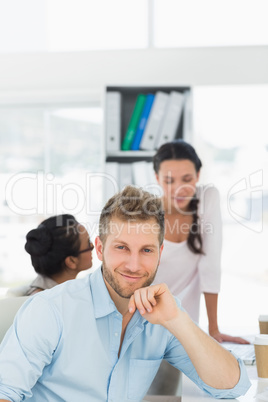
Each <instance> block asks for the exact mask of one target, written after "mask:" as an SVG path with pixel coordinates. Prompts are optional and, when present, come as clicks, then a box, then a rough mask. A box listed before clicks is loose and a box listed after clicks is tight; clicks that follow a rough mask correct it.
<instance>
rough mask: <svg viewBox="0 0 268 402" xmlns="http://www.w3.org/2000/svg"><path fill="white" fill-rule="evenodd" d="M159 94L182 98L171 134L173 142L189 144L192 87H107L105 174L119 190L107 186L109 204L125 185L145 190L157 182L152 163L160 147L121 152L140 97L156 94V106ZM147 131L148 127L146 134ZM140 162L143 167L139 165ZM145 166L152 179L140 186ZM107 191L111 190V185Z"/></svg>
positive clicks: (106, 195) (106, 191)
mask: <svg viewBox="0 0 268 402" xmlns="http://www.w3.org/2000/svg"><path fill="white" fill-rule="evenodd" d="M159 91H160V92H162V93H165V94H167V95H168V96H166V97H167V98H170V96H169V95H170V94H171V93H172V92H174V91H175V92H176V93H180V94H183V107H182V112H181V114H180V118H179V121H178V123H177V124H176V129H175V131H174V132H173V134H172V139H173V138H184V139H186V140H187V141H189V140H190V138H191V132H192V92H191V88H190V87H189V86H159V85H158V86H107V87H106V88H105V94H104V95H105V104H104V111H105V112H104V123H105V124H104V141H105V147H104V148H105V166H106V169H105V171H106V173H107V174H109V175H111V176H112V177H114V179H115V181H116V182H117V183H118V188H116V189H114V190H113V189H112V190H111V189H107V188H106V186H105V185H104V199H105V200H104V201H106V200H107V199H108V198H109V196H111V195H112V193H114V192H115V191H117V190H120V189H121V188H122V187H123V186H124V185H126V184H137V185H139V186H142V187H144V186H145V183H146V180H147V181H148V180H151V181H152V180H154V174H153V172H152V163H151V162H152V158H153V155H154V154H155V151H156V148H157V147H156V146H152V147H150V149H138V150H122V144H123V141H124V138H125V135H126V132H127V130H128V129H129V124H130V121H131V119H132V116H133V110H134V108H135V105H136V102H137V98H138V96H139V95H140V94H143V95H145V96H147V95H148V94H153V95H155V97H154V102H155V100H156V94H157V93H158V92H159ZM166 104H167V103H166ZM153 107H154V104H153V105H152V107H151V111H150V113H151V112H152V110H153ZM164 110H165V112H166V110H167V106H166V107H165V109H164ZM165 112H164V115H165ZM150 113H149V117H150ZM148 121H149V118H148V119H147V122H148ZM161 123H162V120H161ZM145 131H146V126H145V129H144V133H145ZM142 139H143V137H142ZM141 144H142V141H141ZM155 145H156V144H155ZM137 162H141V163H140V164H137ZM142 162H143V164H142ZM144 163H147V164H148V170H150V174H149V178H148V177H147V179H146V178H144V177H143V178H142V180H138V183H137V182H136V181H137V177H139V176H140V175H142V171H143V170H147V169H146V166H147V165H145V164H144ZM130 167H131V168H130ZM120 169H121V170H123V173H122V172H121V174H120ZM131 169H132V170H133V169H134V170H135V169H138V170H137V171H136V172H135V173H134V172H133V171H132V172H131ZM142 169H143V170H142ZM145 173H146V172H144V175H145ZM144 175H142V176H144ZM115 176H116V177H115ZM120 176H121V177H122V176H124V179H123V183H120ZM106 184H107V180H106ZM108 187H111V186H110V185H108ZM112 187H113V186H112Z"/></svg>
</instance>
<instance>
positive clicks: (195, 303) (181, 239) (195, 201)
mask: <svg viewBox="0 0 268 402" xmlns="http://www.w3.org/2000/svg"><path fill="white" fill-rule="evenodd" d="M153 165H154V171H155V174H156V179H157V181H158V183H159V185H160V186H161V188H162V190H163V196H162V202H163V205H164V209H165V225H166V228H165V229H166V232H165V240H164V249H163V253H162V256H161V261H160V265H159V268H158V272H157V274H156V278H155V283H161V282H165V283H167V285H168V287H169V289H170V290H171V291H172V293H173V294H174V295H175V296H178V297H179V298H180V299H181V302H182V306H183V307H184V308H185V309H186V311H187V312H188V313H189V315H190V316H191V317H192V319H193V320H195V321H196V322H198V320H199V304H200V296H201V293H203V294H204V297H205V303H206V309H207V316H208V328H209V334H210V335H211V336H213V337H214V338H215V339H216V340H217V341H219V342H223V341H228V342H237V343H248V342H247V341H245V340H244V339H242V338H240V337H232V336H229V335H225V334H222V333H220V331H219V327H218V321H217V304H218V293H219V291H220V277H221V273H220V270H221V248H222V222H221V214H220V199H219V192H218V190H217V189H216V188H215V187H214V186H212V185H207V186H197V182H198V179H199V175H200V169H201V167H202V163H201V160H200V159H199V157H198V155H197V153H196V151H195V149H194V148H193V147H192V146H191V145H190V144H188V143H187V142H185V141H183V140H175V141H172V142H168V143H166V144H163V145H162V146H161V147H160V148H159V149H158V151H157V152H156V154H155V155H154V158H153Z"/></svg>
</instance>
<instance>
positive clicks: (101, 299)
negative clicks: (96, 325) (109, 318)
mask: <svg viewBox="0 0 268 402" xmlns="http://www.w3.org/2000/svg"><path fill="white" fill-rule="evenodd" d="M90 287H91V294H92V299H93V305H94V312H95V318H100V317H105V316H106V315H109V314H111V313H113V312H114V311H116V312H118V311H117V308H116V307H115V304H114V302H113V301H112V299H111V296H110V294H109V292H108V289H107V287H106V285H105V282H104V279H103V276H102V271H101V267H99V268H98V269H96V271H94V272H93V273H92V274H91V275H90Z"/></svg>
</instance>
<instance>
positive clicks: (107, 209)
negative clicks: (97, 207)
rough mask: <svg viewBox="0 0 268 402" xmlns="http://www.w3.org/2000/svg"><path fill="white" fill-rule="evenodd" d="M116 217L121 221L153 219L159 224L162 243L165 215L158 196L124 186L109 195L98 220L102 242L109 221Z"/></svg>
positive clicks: (107, 229) (107, 232) (161, 241)
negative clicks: (117, 191)
mask: <svg viewBox="0 0 268 402" xmlns="http://www.w3.org/2000/svg"><path fill="white" fill-rule="evenodd" d="M112 218H118V219H120V220H122V221H148V220H150V219H155V221H156V223H157V225H158V226H159V244H160V245H162V243H163V240H164V234H165V217H164V211H163V207H162V202H161V199H160V198H159V197H157V196H156V195H154V194H151V193H149V192H148V191H145V190H143V189H142V188H138V187H134V186H126V187H125V188H124V189H123V190H122V191H120V192H119V193H117V194H115V195H114V196H113V197H111V198H110V199H109V200H108V201H107V203H106V204H105V206H104V208H103V210H102V212H101V216H100V221H99V236H100V239H101V241H102V242H103V243H105V241H106V237H107V235H108V234H109V233H110V227H109V225H110V221H111V219H112Z"/></svg>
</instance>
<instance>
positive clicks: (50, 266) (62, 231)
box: [25, 214, 80, 277]
mask: <svg viewBox="0 0 268 402" xmlns="http://www.w3.org/2000/svg"><path fill="white" fill-rule="evenodd" d="M78 225H79V223H78V222H77V220H76V219H75V217H74V216H73V215H69V214H64V215H56V216H52V217H51V218H48V219H46V220H44V221H43V222H42V223H40V225H39V226H38V227H37V228H36V229H33V230H30V232H29V233H27V235H26V244H25V250H26V251H27V253H29V254H30V256H31V260H32V265H33V267H34V269H35V271H36V272H37V273H38V274H41V275H45V276H48V277H51V276H52V275H53V274H57V273H59V272H61V271H62V270H63V269H64V261H65V258H66V257H69V256H74V257H75V256H78V253H79V249H80V239H79V230H78Z"/></svg>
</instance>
